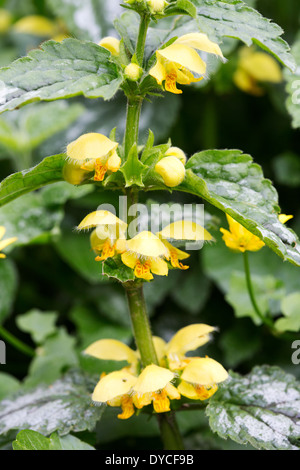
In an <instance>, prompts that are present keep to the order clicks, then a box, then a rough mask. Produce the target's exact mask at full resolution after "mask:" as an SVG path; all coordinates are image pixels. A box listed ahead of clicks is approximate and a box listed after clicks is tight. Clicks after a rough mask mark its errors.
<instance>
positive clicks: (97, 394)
mask: <svg viewBox="0 0 300 470" xmlns="http://www.w3.org/2000/svg"><path fill="white" fill-rule="evenodd" d="M136 381H137V378H136V377H135V376H134V375H132V374H130V373H129V372H127V371H126V370H118V371H115V372H111V373H110V374H107V375H105V376H104V377H103V378H102V379H101V380H100V381H99V382H98V384H97V385H96V388H95V390H94V392H93V395H92V400H93V401H95V402H100V403H105V402H107V401H109V400H113V399H114V398H117V397H120V396H122V395H126V394H128V393H129V392H130V391H131V389H132V387H133V386H134V385H135V383H136Z"/></svg>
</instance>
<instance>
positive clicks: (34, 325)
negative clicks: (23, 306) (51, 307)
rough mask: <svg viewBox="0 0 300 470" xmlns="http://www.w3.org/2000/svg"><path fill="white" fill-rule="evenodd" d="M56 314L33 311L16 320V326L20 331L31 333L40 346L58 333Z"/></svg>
mask: <svg viewBox="0 0 300 470" xmlns="http://www.w3.org/2000/svg"><path fill="white" fill-rule="evenodd" d="M57 317H58V314H57V313H56V312H42V311H41V310H37V309H33V310H30V311H29V312H27V313H25V314H24V315H20V316H18V317H17V318H16V324H17V326H18V328H20V330H22V331H25V332H26V333H30V334H31V336H32V339H33V341H34V342H35V343H37V344H40V343H42V342H43V341H45V339H46V338H47V337H48V336H50V335H51V334H53V333H55V331H56V326H55V323H56V320H57Z"/></svg>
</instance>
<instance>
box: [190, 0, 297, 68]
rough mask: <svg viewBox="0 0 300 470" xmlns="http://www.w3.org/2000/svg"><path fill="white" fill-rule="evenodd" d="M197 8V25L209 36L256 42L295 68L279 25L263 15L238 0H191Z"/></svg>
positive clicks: (249, 43)
mask: <svg viewBox="0 0 300 470" xmlns="http://www.w3.org/2000/svg"><path fill="white" fill-rule="evenodd" d="M191 1H192V3H193V4H194V5H195V6H196V8H197V20H196V21H197V25H198V28H199V29H200V30H201V32H204V33H206V34H207V35H208V37H209V38H210V39H211V40H216V41H217V42H219V41H220V40H221V39H222V38H223V37H230V38H235V39H240V40H241V41H243V42H244V43H245V44H247V46H251V44H252V43H254V44H257V45H258V46H260V47H261V48H262V49H264V50H265V51H267V52H269V53H270V54H272V55H273V56H274V57H276V59H278V60H279V61H280V62H281V63H282V64H283V65H285V66H286V67H288V68H289V69H291V70H292V71H294V70H295V68H296V67H295V61H294V59H293V56H292V55H291V54H290V52H289V51H290V48H289V46H288V44H287V43H286V42H285V41H284V40H283V39H282V38H281V35H282V34H283V30H282V29H281V27H280V26H278V25H277V24H275V23H272V22H271V21H270V20H269V19H267V18H264V17H263V16H262V15H261V14H260V13H259V12H258V11H256V10H254V9H253V8H251V7H250V6H249V5H247V4H246V3H244V2H243V1H241V0H221V1H220V0H191Z"/></svg>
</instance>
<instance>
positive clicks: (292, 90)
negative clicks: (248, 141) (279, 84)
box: [284, 36, 300, 129]
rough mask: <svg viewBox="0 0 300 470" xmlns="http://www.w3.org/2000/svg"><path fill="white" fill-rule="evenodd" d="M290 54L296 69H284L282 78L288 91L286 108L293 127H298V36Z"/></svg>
mask: <svg viewBox="0 0 300 470" xmlns="http://www.w3.org/2000/svg"><path fill="white" fill-rule="evenodd" d="M292 54H293V56H294V58H295V61H296V64H297V69H296V71H295V73H292V72H291V71H289V70H285V71H284V78H285V80H286V91H287V93H288V98H287V101H286V106H287V110H288V112H289V114H290V115H291V117H292V126H293V128H294V129H297V128H299V127H300V106H299V104H300V36H299V38H298V39H297V41H296V42H295V44H294V45H293V47H292Z"/></svg>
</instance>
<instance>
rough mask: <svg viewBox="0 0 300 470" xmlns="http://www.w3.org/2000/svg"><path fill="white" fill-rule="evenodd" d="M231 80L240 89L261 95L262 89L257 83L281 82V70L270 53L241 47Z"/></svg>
mask: <svg viewBox="0 0 300 470" xmlns="http://www.w3.org/2000/svg"><path fill="white" fill-rule="evenodd" d="M233 80H234V82H235V84H236V86H237V87H238V88H240V89H241V90H242V91H245V92H246V93H249V94H252V95H255V96H261V95H263V94H264V89H263V87H262V86H260V85H259V84H260V83H262V82H270V83H280V82H282V72H281V69H280V67H279V65H278V63H277V62H276V60H275V59H273V57H271V56H270V55H268V54H266V53H265V52H256V51H254V50H252V49H249V48H248V47H243V48H242V50H241V53H240V59H239V63H238V68H237V70H236V72H235V74H234V76H233Z"/></svg>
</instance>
